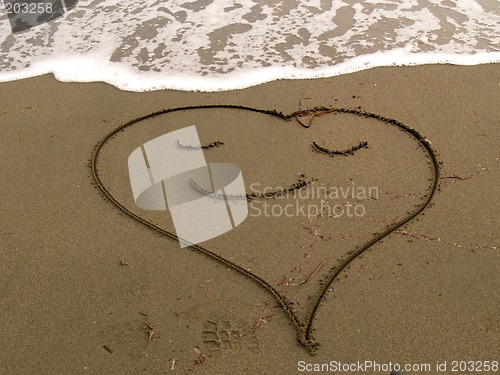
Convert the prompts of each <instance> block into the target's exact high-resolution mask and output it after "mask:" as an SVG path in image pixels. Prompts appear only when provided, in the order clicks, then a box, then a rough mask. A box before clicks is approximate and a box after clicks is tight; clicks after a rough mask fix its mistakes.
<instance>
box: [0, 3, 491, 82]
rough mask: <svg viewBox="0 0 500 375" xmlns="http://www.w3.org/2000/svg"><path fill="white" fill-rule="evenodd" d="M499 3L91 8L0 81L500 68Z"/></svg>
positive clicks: (24, 42) (33, 37) (20, 39)
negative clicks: (446, 66)
mask: <svg viewBox="0 0 500 375" xmlns="http://www.w3.org/2000/svg"><path fill="white" fill-rule="evenodd" d="M499 25H500V7H499V6H498V2H497V1H496V0H455V1H451V0H443V1H440V0H405V1H403V0H386V1H374V0H365V1H358V0H343V1H326V0H310V1H299V0H281V1H280V0H259V1H257V0H236V1H228V0H196V1H159V0H158V1H154V2H148V4H147V5H145V4H144V3H141V4H140V5H138V2H137V1H132V0H110V1H105V0H94V1H90V0H88V1H83V0H82V1H80V2H79V3H78V4H77V5H76V6H75V7H74V8H73V9H71V10H70V11H68V12H66V13H65V14H64V15H63V16H62V17H59V18H57V19H55V20H53V21H50V22H48V23H45V24H42V25H39V26H36V27H34V28H32V29H29V30H26V31H23V32H19V33H12V30H11V26H10V23H9V19H8V18H7V15H6V13H5V12H4V13H3V15H2V17H1V18H0V49H1V54H2V55H1V57H2V58H1V59H0V67H1V68H0V69H1V72H0V81H7V80H14V79H20V78H26V77H30V76H35V75H39V74H44V73H48V72H52V73H55V75H56V78H58V79H60V80H63V81H84V82H87V81H105V82H109V83H111V84H113V85H115V86H117V87H119V88H121V89H124V90H133V91H146V90H157V89H164V88H170V89H180V90H193V91H195V90H201V91H217V90H227V89H236V88H243V87H248V86H252V85H255V84H259V83H262V82H266V81H271V80H274V79H279V78H315V77H325V76H333V75H338V74H344V73H349V72H353V71H357V70H361V69H367V68H370V67H374V66H388V65H414V64H428V63H453V64H479V63H487V62H500V26H499Z"/></svg>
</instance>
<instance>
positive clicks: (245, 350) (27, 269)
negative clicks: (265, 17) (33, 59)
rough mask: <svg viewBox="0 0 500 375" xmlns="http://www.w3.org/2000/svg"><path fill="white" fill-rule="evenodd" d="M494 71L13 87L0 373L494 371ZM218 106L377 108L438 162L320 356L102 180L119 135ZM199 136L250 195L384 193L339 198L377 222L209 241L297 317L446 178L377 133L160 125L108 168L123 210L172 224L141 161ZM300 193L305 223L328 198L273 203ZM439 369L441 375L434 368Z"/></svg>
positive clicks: (299, 226)
mask: <svg viewBox="0 0 500 375" xmlns="http://www.w3.org/2000/svg"><path fill="white" fill-rule="evenodd" d="M499 69H500V65H498V64H497V65H482V66H472V67H459V66H449V65H439V66H417V67H404V68H376V69H371V70H367V71H362V72H358V73H354V74H349V75H345V76H340V77H333V78H328V79H319V80H296V81H276V82H271V83H268V84H263V85H260V86H256V87H252V88H248V89H245V90H238V91H231V92H221V93H201V92H200V93H192V92H176V91H159V92H146V93H133V92H123V91H120V90H118V89H116V88H114V87H112V86H109V85H107V84H102V83H88V84H81V83H61V82H58V81H56V80H55V79H54V78H53V77H52V76H42V77H36V78H32V79H28V80H23V81H16V82H8V83H2V84H1V85H0V95H1V97H2V105H1V107H0V108H1V109H0V120H1V121H0V128H1V132H2V137H1V138H0V149H1V150H2V151H1V152H2V158H1V161H0V163H1V164H0V165H1V170H2V180H1V181H2V182H1V187H2V193H3V195H4V199H3V203H2V205H1V206H0V207H1V214H2V215H1V219H0V223H1V224H0V321H1V322H2V326H3V328H2V334H1V335H0V343H1V345H0V347H1V349H0V372H2V373H9V374H55V373H65V374H80V373H82V374H102V373H122V374H137V373H148V374H163V373H179V374H185V373H194V374H233V373H248V374H290V373H296V372H301V371H300V370H301V369H302V370H305V369H306V367H305V365H306V364H309V365H312V364H314V363H316V364H327V363H328V364H330V361H334V362H340V363H343V364H352V363H356V364H357V363H358V361H360V362H363V363H364V362H365V361H373V362H377V363H378V364H379V365H384V364H387V365H388V364H389V363H392V364H395V363H399V364H401V365H402V366H403V365H404V364H406V363H409V364H413V363H419V364H426V363H428V364H430V365H431V373H451V369H452V361H461V360H467V361H469V360H474V361H479V360H491V361H493V360H499V358H498V357H495V355H497V352H496V350H495V348H497V347H498V337H499V329H500V328H499V324H498V308H499V306H500V301H499V296H498V284H499V276H498V274H499V273H498V268H499V263H500V260H499V256H498V247H499V246H500V243H499V242H500V241H499V237H498V223H499V217H498V212H499V209H500V207H499V203H498V200H497V199H496V197H498V195H499V194H500V190H499V187H498V186H499V184H498V181H499V167H500V158H499V156H500V155H499V154H498V142H499V132H498V129H499V125H500V124H499V110H498V105H497V103H498V102H499V99H500V90H499V88H500V87H499V83H498V82H497V80H495V79H493V77H498V75H499ZM216 104H221V105H240V106H246V107H252V108H259V109H266V110H277V111H280V112H283V113H285V114H289V113H293V112H295V111H297V110H299V109H300V107H301V108H302V109H305V108H313V107H317V106H325V107H331V106H333V107H336V108H351V109H358V110H362V111H367V112H370V113H375V114H378V115H381V116H384V117H388V118H393V119H396V120H398V121H401V122H402V123H403V124H405V125H407V126H409V127H411V128H412V129H415V130H417V131H418V132H419V133H420V134H422V135H423V136H425V138H426V139H427V140H428V141H429V142H430V143H431V145H432V147H433V149H434V150H435V151H436V152H437V154H438V158H439V160H440V161H441V162H442V164H441V165H440V172H441V179H440V181H439V191H438V192H437V193H436V195H435V196H434V198H433V201H432V205H431V206H430V207H428V208H426V209H425V210H424V212H423V213H422V214H421V215H419V216H418V217H417V218H416V219H415V220H413V221H412V222H410V223H409V224H408V225H405V226H404V227H403V228H400V229H399V230H398V231H397V232H396V233H393V234H391V235H389V236H388V237H386V238H385V239H383V241H382V242H380V243H377V244H375V245H374V246H373V247H372V248H371V249H370V250H368V251H367V252H365V253H364V254H363V256H362V257H361V258H358V259H356V260H355V261H353V262H352V263H351V264H350V266H349V268H348V269H346V270H345V271H343V272H342V273H341V274H340V275H339V277H338V278H337V279H336V280H335V281H334V282H333V284H332V288H333V290H332V291H331V292H330V293H328V295H327V299H326V300H325V301H324V302H323V303H322V304H321V306H320V308H319V309H318V313H317V315H316V319H315V321H314V326H313V327H314V328H315V332H314V336H315V338H316V339H317V341H318V342H319V343H320V344H321V346H320V348H319V350H318V351H317V353H316V356H314V357H312V356H310V355H309V354H308V352H307V351H306V350H305V349H304V347H302V346H300V345H299V344H298V343H297V341H296V338H297V332H296V329H295V328H294V327H293V325H292V323H291V320H290V317H289V316H288V315H287V314H286V313H285V312H284V311H283V310H282V309H281V308H280V307H279V306H277V302H276V300H275V299H274V297H273V296H272V295H271V294H270V293H269V292H268V291H266V290H264V289H263V288H261V287H260V286H259V285H257V283H256V282H255V281H252V280H251V279H249V278H248V277H245V276H243V275H241V274H239V273H237V272H235V271H233V270H230V269H228V267H227V266H224V265H222V264H219V263H217V262H215V261H213V260H211V259H209V258H208V257H206V256H204V255H203V254H199V253H196V252H193V251H190V250H187V249H180V247H179V245H178V243H176V242H175V241H173V240H171V239H169V238H166V237H165V236H163V235H161V234H159V233H155V232H154V231H152V230H150V229H148V228H146V227H145V226H144V225H142V224H140V223H138V222H137V221H135V220H133V219H132V218H130V217H129V216H127V215H125V214H124V213H123V212H122V211H120V210H118V209H117V208H116V207H115V206H114V205H113V204H112V203H111V202H110V201H109V200H108V199H106V198H105V197H103V196H102V193H101V192H100V191H99V189H97V187H96V186H95V184H94V180H93V177H92V173H91V169H90V164H91V163H90V159H91V157H92V154H93V152H94V147H95V145H96V144H98V143H99V142H100V140H101V139H102V138H103V137H105V136H106V135H107V134H108V133H109V132H111V131H112V130H113V129H115V128H117V127H118V126H120V125H121V124H124V123H126V122H128V121H130V120H132V119H134V118H137V117H139V116H142V115H145V114H148V113H151V112H155V111H159V110H161V109H164V108H176V107H184V106H203V105H216ZM310 120H311V118H309V117H305V118H303V121H304V122H306V123H308V122H309V121H310ZM192 124H195V125H197V128H198V132H199V134H200V139H201V140H202V143H205V144H208V143H210V142H213V141H222V142H224V146H222V147H218V148H213V149H210V150H206V151H204V153H205V157H206V159H207V161H210V162H230V163H234V164H237V165H238V166H240V168H241V170H242V174H243V176H244V179H245V185H246V187H247V191H250V190H251V184H252V183H255V184H258V185H255V186H258V187H259V188H260V189H262V188H265V187H269V188H278V187H283V186H287V185H290V184H292V183H294V182H297V179H299V178H300V175H301V174H304V175H305V176H306V177H307V178H310V179H316V180H315V181H314V183H313V185H312V187H316V188H317V187H320V186H329V187H333V188H338V189H342V188H344V189H347V188H348V187H351V188H359V189H364V188H366V189H367V188H368V187H373V188H376V191H377V192H378V195H377V196H376V197H372V198H373V199H370V198H365V199H363V197H350V196H349V197H346V199H343V200H342V199H340V200H339V199H337V198H335V197H332V196H330V197H328V199H326V198H325V200H329V203H341V204H344V207H346V204H347V203H350V204H353V205H361V206H362V208H363V209H364V211H363V212H364V214H363V215H356V214H353V215H351V216H348V215H347V213H346V212H345V214H344V215H343V216H340V217H335V218H333V217H328V215H321V214H319V215H317V216H315V217H309V216H304V215H301V214H300V213H296V214H295V215H292V216H291V217H285V215H281V216H279V215H275V216H279V217H265V215H264V214H263V211H262V209H263V203H262V202H261V203H256V205H254V206H250V213H251V214H252V215H251V216H249V217H248V218H247V219H246V220H245V221H244V222H243V223H242V224H241V225H240V226H238V227H237V228H235V229H234V230H232V231H231V232H228V233H226V234H224V235H223V236H220V237H217V238H214V239H212V240H209V241H206V242H205V243H203V244H202V245H203V246H205V247H206V248H208V249H210V250H212V251H214V252H216V253H217V254H220V255H222V256H224V257H225V258H227V259H230V260H231V261H232V262H234V263H236V264H238V265H241V266H242V267H244V268H245V269H250V270H251V271H252V272H253V273H255V274H257V275H259V276H260V277H262V278H263V279H265V280H266V281H267V282H268V283H269V284H270V285H272V286H273V287H274V288H276V290H278V291H279V292H280V293H283V294H284V295H285V296H286V297H287V298H288V299H289V300H290V301H292V302H294V305H293V306H294V309H295V310H296V312H297V316H299V317H300V319H301V320H302V321H306V320H307V317H308V314H309V313H310V310H311V308H312V306H313V305H314V301H315V298H316V296H317V294H318V291H319V290H320V280H322V279H327V277H326V273H327V271H328V270H329V269H330V268H332V267H334V266H335V264H336V262H338V259H342V258H343V257H345V256H346V254H347V253H348V252H349V251H352V250H353V249H355V248H356V246H361V245H362V244H363V243H365V242H366V241H369V240H370V239H371V238H372V237H373V236H374V233H377V232H381V231H382V230H383V229H384V228H385V227H386V226H388V225H389V226H390V225H391V223H393V222H394V221H397V220H399V219H401V218H403V217H404V216H405V215H407V212H409V211H411V210H413V209H414V208H415V206H416V205H417V206H418V205H419V204H421V202H423V201H424V200H425V197H426V196H427V194H428V188H429V186H430V184H431V182H432V181H429V180H432V171H431V169H430V167H429V163H428V155H427V154H426V153H425V150H423V149H422V147H419V144H418V142H417V141H416V140H415V139H413V138H412V137H411V136H409V135H408V134H407V133H404V132H401V131H400V130H397V129H395V128H394V127H391V126H388V125H387V124H383V123H380V122H379V121H376V120H374V119H364V118H361V117H359V116H350V115H346V114H337V115H335V114H327V115H324V116H321V117H317V118H315V119H314V120H313V122H312V124H311V127H310V128H309V129H305V128H304V127H302V126H301V125H300V124H299V123H298V122H297V121H295V120H291V121H288V122H285V121H282V120H280V119H278V118H274V117H272V116H267V115H264V114H259V113H250V112H248V111H244V110H236V109H222V108H219V109H196V110H190V111H180V112H175V113H167V114H164V115H161V116H157V117H155V118H153V119H150V120H147V121H144V122H138V123H137V124H135V125H134V126H131V127H130V128H127V129H126V130H125V131H123V132H121V133H119V134H118V135H117V136H116V137H115V138H113V139H112V140H111V141H110V142H109V144H107V146H106V147H105V148H104V149H103V150H102V158H101V159H100V162H99V163H100V164H99V167H98V170H99V173H100V175H101V176H102V178H103V181H104V182H105V184H106V186H107V187H108V188H109V190H110V191H111V192H112V194H113V195H114V196H116V197H117V199H119V200H120V202H123V204H124V205H125V206H126V207H127V208H129V209H131V210H132V211H133V212H135V213H137V214H138V215H140V216H141V217H144V218H145V219H147V220H149V221H151V222H154V223H157V224H158V225H159V226H160V227H162V228H164V229H166V230H169V231H173V224H172V220H171V218H170V217H169V216H168V213H152V212H147V211H143V210H140V209H138V208H137V207H135V205H134V202H133V199H132V197H131V192H130V183H129V181H128V174H127V173H128V171H127V158H128V155H129V153H130V152H131V150H133V149H134V148H135V147H137V145H140V144H142V143H143V142H144V141H147V140H149V139H152V138H154V137H155V136H158V135H161V134H164V133H166V132H168V131H171V130H173V129H177V128H182V127H185V126H189V125H192ZM313 141H315V142H318V144H321V145H323V146H325V147H327V148H330V149H339V150H342V149H344V150H345V149H348V148H350V147H352V146H353V145H356V144H358V143H360V142H362V141H367V142H368V148H363V149H360V150H357V151H356V152H354V153H353V155H350V156H343V155H341V156H338V157H329V156H326V155H323V154H318V153H316V152H313V151H312V148H311V142H313ZM359 189H358V191H359ZM323 198H324V197H322V198H321V199H323ZM297 199H301V204H302V203H303V204H306V207H313V206H311V205H314V204H316V205H318V204H320V201H321V199H317V198H314V197H311V196H309V197H305V198H304V197H302V198H296V197H289V198H288V200H277V199H276V200H270V201H269V204H270V205H271V208H270V209H272V207H273V205H275V206H276V207H275V208H276V210H275V213H277V212H280V211H279V207H278V206H281V207H283V206H284V205H286V204H288V203H293V204H295V203H296V200H297ZM337 201H338V202H337ZM346 201H348V202H346ZM259 204H260V206H259ZM314 207H315V206H314ZM258 209H261V211H259V212H260V213H261V214H260V215H257V210H258ZM359 210H361V208H359ZM294 212H295V211H294ZM306 212H307V211H306ZM360 212H361V211H358V213H360ZM271 216H272V215H271ZM325 259H326V261H325V262H323V260H325ZM322 263H324V264H323V266H321V264H322ZM320 266H321V267H320ZM315 270H318V271H317V272H316V273H314V271H315ZM309 275H312V276H311V277H310V279H308V280H307V281H306V282H304V283H303V284H302V285H284V284H286V283H287V282H289V283H290V284H293V283H299V282H300V281H303V280H304V279H306V278H307V276H309ZM290 280H291V281H290ZM300 361H304V363H301V364H300V365H299V363H300ZM444 361H447V370H446V371H441V372H439V371H437V370H436V363H437V362H439V363H443V362H444ZM334 362H332V364H333V365H334V364H335V363H334ZM302 372H305V371H302ZM358 372H360V371H358ZM352 373H356V371H352ZM366 373H374V374H378V373H380V374H388V373H390V371H386V368H381V369H380V371H374V369H370V368H368V369H366ZM403 373H404V374H411V373H417V372H416V371H414V372H413V371H403Z"/></svg>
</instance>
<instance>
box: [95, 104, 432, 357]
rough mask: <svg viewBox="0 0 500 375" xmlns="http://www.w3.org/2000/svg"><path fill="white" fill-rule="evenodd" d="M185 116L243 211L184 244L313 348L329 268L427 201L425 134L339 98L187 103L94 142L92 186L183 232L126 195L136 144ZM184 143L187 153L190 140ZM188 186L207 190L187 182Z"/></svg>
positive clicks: (132, 212) (149, 221)
mask: <svg viewBox="0 0 500 375" xmlns="http://www.w3.org/2000/svg"><path fill="white" fill-rule="evenodd" d="M191 125H196V129H197V131H198V133H199V136H200V140H201V145H204V146H203V148H204V155H205V157H206V158H207V161H209V162H210V161H213V162H223V163H229V164H232V165H234V166H238V167H239V168H241V172H242V175H243V176H244V187H245V191H246V194H245V196H244V197H243V198H246V199H245V200H246V202H245V203H247V204H248V217H247V218H246V220H245V221H243V222H240V223H239V225H238V226H237V227H235V228H234V229H232V230H231V231H228V232H226V233H224V234H222V235H220V236H218V237H215V238H211V239H209V240H206V241H204V242H201V243H199V244H193V245H191V246H189V247H187V249H191V250H193V251H195V252H198V253H201V254H203V255H206V256H208V257H209V258H211V259H212V260H215V261H217V262H219V263H222V264H223V265H224V266H226V267H230V268H232V269H233V270H234V271H236V272H238V273H240V274H242V275H244V276H246V277H248V278H250V279H251V280H253V281H254V282H255V283H257V284H258V285H260V286H261V287H263V288H264V289H266V290H267V291H268V292H269V293H271V294H272V295H273V297H274V298H275V299H276V301H277V302H278V304H279V305H280V306H281V308H282V309H283V310H284V311H285V312H286V313H287V314H288V316H289V317H290V319H291V322H292V323H293V325H294V326H295V328H296V331H297V335H298V341H299V342H300V343H301V344H302V345H303V346H304V347H305V348H307V349H308V351H309V352H310V353H311V354H313V353H314V352H315V350H317V348H318V342H317V341H316V340H315V339H314V337H313V330H314V329H313V326H314V324H315V318H316V314H317V311H318V309H319V308H320V306H321V303H322V301H323V300H324V299H325V296H326V295H327V293H328V292H329V291H330V290H331V288H332V283H334V281H335V279H336V278H337V277H338V275H339V274H340V273H341V272H342V271H343V270H345V269H346V267H347V266H349V265H350V263H351V262H352V261H353V260H354V259H356V258H358V257H359V256H360V255H361V254H362V253H364V252H365V251H366V250H368V249H371V248H372V246H373V245H375V244H376V243H378V242H379V241H381V240H382V239H383V238H385V237H387V236H388V235H389V234H391V233H393V232H395V231H396V230H397V229H398V228H400V227H402V226H403V225H405V224H407V223H408V222H409V221H410V220H412V219H413V218H415V217H416V216H417V215H419V214H420V213H421V212H422V211H423V210H424V209H425V208H426V207H427V206H428V205H429V203H430V202H431V200H432V198H433V195H434V193H435V192H436V189H437V186H438V180H439V163H438V161H437V157H436V154H435V152H434V151H433V149H432V147H431V145H430V142H428V141H427V140H426V139H425V138H424V137H423V136H421V135H420V134H419V133H418V132H417V131H416V130H414V129H412V128H410V127H408V126H406V125H404V124H402V123H401V122H399V121H397V120H394V119H391V118H387V117H383V116H380V115H377V114H374V113H368V112H364V111H361V110H354V109H346V108H323V107H322V108H314V109H311V110H301V111H298V112H295V113H292V114H289V115H285V114H283V113H281V112H277V111H274V110H261V109H255V108H249V107H241V106H232V105H212V106H192V107H182V108H172V109H165V110H162V111H158V112H155V113H152V114H148V115H146V116H142V117H140V118H137V119H134V120H132V121H129V122H128V123H126V124H124V125H122V126H120V127H119V128H117V129H115V130H114V131H113V132H111V133H109V134H108V135H107V136H106V137H104V139H102V140H101V142H100V143H99V144H98V145H97V146H96V148H95V152H94V155H93V158H92V164H91V168H92V173H93V176H94V179H95V181H96V184H97V186H98V187H99V188H100V189H101V190H102V192H103V193H104V195H105V196H106V197H107V198H108V199H109V200H110V201H111V202H113V203H114V204H115V205H116V206H117V207H118V208H119V209H120V210H121V211H123V212H124V213H126V214H127V215H129V216H130V217H132V218H133V219H135V220H137V221H139V222H140V223H142V224H144V225H146V226H147V227H149V228H150V229H152V230H154V231H157V232H159V233H161V234H163V235H165V236H167V237H169V238H171V239H173V240H175V241H179V240H180V241H181V242H182V238H179V237H177V234H176V231H175V228H174V224H173V219H172V216H170V214H169V212H168V210H165V211H148V210H144V209H141V208H139V207H138V206H137V205H136V202H135V200H134V195H133V194H132V189H131V186H130V183H129V168H128V167H129V166H128V163H127V160H128V158H129V155H130V154H131V153H133V152H134V150H137V149H139V150H140V148H141V146H142V145H143V144H145V143H146V142H148V141H150V140H152V139H155V138H157V137H159V136H162V135H164V134H167V133H172V132H174V131H176V130H180V129H184V128H187V127H189V126H191ZM182 147H183V148H184V149H186V150H185V151H186V152H190V151H189V149H190V147H191V145H182V144H181V148H182ZM198 151H199V150H198ZM229 164H228V165H229ZM192 188H193V191H196V193H197V194H206V195H210V194H214V193H213V192H212V191H211V189H210V188H209V187H206V186H200V185H198V184H197V183H196V182H195V181H193V186H192ZM212 198H217V197H212ZM239 198H241V197H239Z"/></svg>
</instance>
